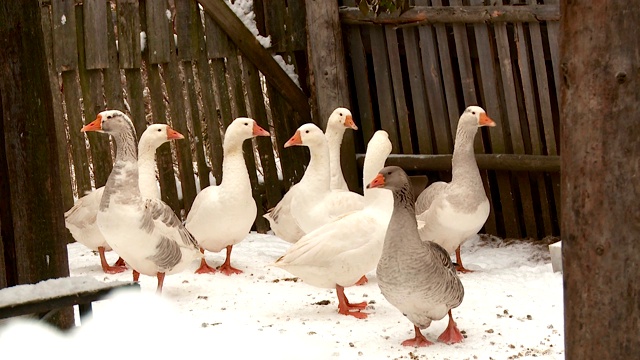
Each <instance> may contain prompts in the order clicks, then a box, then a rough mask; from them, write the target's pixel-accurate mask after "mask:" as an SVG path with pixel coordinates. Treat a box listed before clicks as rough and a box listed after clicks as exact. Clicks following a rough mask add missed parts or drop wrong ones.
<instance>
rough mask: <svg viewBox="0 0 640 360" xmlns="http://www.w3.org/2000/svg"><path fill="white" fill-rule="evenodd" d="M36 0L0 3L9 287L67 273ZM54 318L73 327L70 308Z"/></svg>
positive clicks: (0, 146)
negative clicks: (0, 4)
mask: <svg viewBox="0 0 640 360" xmlns="http://www.w3.org/2000/svg"><path fill="white" fill-rule="evenodd" d="M40 17H41V15H40V6H39V2H38V0H28V1H9V2H5V3H3V5H2V6H0V46H1V47H2V51H0V133H1V134H2V136H0V199H2V201H1V202H2V203H3V204H2V205H1V206H0V224H1V229H0V230H1V233H2V237H1V240H2V246H3V250H4V255H5V258H4V263H5V266H4V267H3V268H2V269H0V272H1V274H2V275H4V276H0V277H4V278H5V279H6V280H7V281H6V283H5V284H6V285H7V286H12V285H16V284H25V283H36V282H38V281H41V280H44V279H48V278H56V277H64V276H69V264H68V260H67V248H66V229H65V227H64V219H63V208H62V194H61V192H60V186H61V182H60V173H59V166H58V163H57V162H58V152H57V147H56V127H55V124H54V111H53V98H52V95H51V89H50V84H49V74H48V71H47V61H46V55H45V47H44V37H43V33H42V28H41V21H40ZM67 310H68V311H67V312H65V314H64V315H63V316H61V317H58V318H57V320H56V319H55V318H54V321H55V323H56V324H57V325H58V326H60V327H70V326H72V325H73V311H72V309H71V308H69V309H67Z"/></svg>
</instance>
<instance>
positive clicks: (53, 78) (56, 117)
mask: <svg viewBox="0 0 640 360" xmlns="http://www.w3.org/2000/svg"><path fill="white" fill-rule="evenodd" d="M40 17H41V19H42V30H43V35H44V39H43V40H44V49H45V56H46V59H47V69H48V71H49V82H50V84H51V85H50V88H51V97H52V99H53V121H54V123H55V128H56V145H57V146H56V147H57V150H58V153H57V155H58V158H57V160H58V166H59V167H60V184H61V187H60V192H61V193H62V206H63V209H64V210H65V211H66V210H67V209H70V208H71V207H72V206H73V188H72V187H71V169H70V168H69V147H68V145H67V135H66V133H67V127H66V126H65V119H64V109H63V108H62V93H61V91H60V81H59V77H58V72H57V71H56V69H55V64H54V63H53V31H52V27H51V14H50V13H49V8H48V7H41V8H40ZM68 235H69V236H68V237H67V241H68V242H71V241H73V239H72V238H71V236H70V235H71V234H70V233H68ZM0 256H1V254H0ZM2 269H3V268H2ZM0 288H1V287H0Z"/></svg>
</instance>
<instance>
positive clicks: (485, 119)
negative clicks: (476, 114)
mask: <svg viewBox="0 0 640 360" xmlns="http://www.w3.org/2000/svg"><path fill="white" fill-rule="evenodd" d="M478 124H479V125H480V126H491V127H493V126H496V122H495V121H493V120H491V118H490V117H489V116H487V114H486V113H480V121H478Z"/></svg>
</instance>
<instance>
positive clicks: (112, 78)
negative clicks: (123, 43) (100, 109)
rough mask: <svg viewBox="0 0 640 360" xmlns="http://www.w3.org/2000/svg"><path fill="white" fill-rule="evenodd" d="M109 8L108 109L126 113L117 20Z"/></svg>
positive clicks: (106, 88) (105, 78) (106, 84)
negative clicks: (117, 38) (119, 59)
mask: <svg viewBox="0 0 640 360" xmlns="http://www.w3.org/2000/svg"><path fill="white" fill-rule="evenodd" d="M106 6H107V13H106V16H107V53H108V55H109V56H108V59H109V64H108V67H107V68H106V69H104V70H103V73H102V75H103V77H104V93H105V98H106V100H107V108H108V109H118V110H122V111H124V109H125V107H124V94H123V93H122V77H121V74H120V67H119V63H118V49H117V48H116V34H115V25H116V24H115V19H114V17H113V14H112V11H111V7H110V5H109V3H107V4H106Z"/></svg>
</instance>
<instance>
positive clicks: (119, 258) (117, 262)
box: [113, 257, 127, 266]
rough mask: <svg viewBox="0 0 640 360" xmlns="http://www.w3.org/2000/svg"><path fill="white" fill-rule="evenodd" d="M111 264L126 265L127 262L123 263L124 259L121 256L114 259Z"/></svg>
mask: <svg viewBox="0 0 640 360" xmlns="http://www.w3.org/2000/svg"><path fill="white" fill-rule="evenodd" d="M113 266H127V264H125V262H124V259H123V258H121V257H118V260H116V263H115V264H113Z"/></svg>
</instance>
